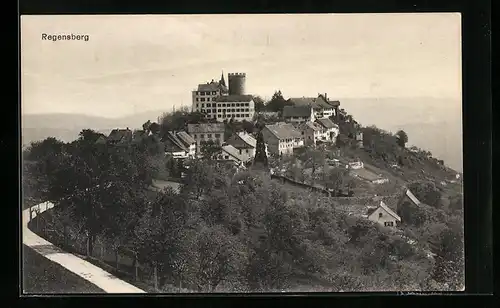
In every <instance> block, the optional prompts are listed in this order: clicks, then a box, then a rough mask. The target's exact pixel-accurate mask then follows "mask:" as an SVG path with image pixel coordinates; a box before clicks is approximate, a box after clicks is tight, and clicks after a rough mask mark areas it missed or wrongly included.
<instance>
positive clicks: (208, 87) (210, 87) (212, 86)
mask: <svg viewBox="0 0 500 308" xmlns="http://www.w3.org/2000/svg"><path fill="white" fill-rule="evenodd" d="M218 90H220V84H219V83H218V82H215V81H212V82H210V83H205V84H203V83H202V84H199V85H198V89H197V91H202V92H212V91H218Z"/></svg>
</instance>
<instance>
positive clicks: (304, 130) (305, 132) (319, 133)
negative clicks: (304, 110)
mask: <svg viewBox="0 0 500 308" xmlns="http://www.w3.org/2000/svg"><path fill="white" fill-rule="evenodd" d="M296 128H297V129H298V130H299V131H300V133H301V134H302V138H304V145H307V146H310V145H313V146H314V145H316V141H317V140H323V139H324V137H325V135H324V131H323V127H321V126H320V125H319V124H317V123H316V122H303V123H300V124H298V125H296Z"/></svg>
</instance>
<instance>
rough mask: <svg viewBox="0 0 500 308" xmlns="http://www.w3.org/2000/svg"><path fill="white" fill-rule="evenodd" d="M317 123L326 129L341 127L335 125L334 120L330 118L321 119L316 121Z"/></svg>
mask: <svg viewBox="0 0 500 308" xmlns="http://www.w3.org/2000/svg"><path fill="white" fill-rule="evenodd" d="M316 122H318V123H319V124H320V125H321V126H323V127H324V128H334V127H337V128H338V127H339V126H338V125H337V124H335V123H333V122H332V120H330V119H328V118H321V119H316Z"/></svg>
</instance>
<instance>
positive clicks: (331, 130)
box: [316, 118, 339, 143]
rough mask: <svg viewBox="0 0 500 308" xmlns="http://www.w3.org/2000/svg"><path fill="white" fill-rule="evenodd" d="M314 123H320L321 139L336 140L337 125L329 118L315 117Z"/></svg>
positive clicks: (325, 140) (326, 140) (324, 140)
mask: <svg viewBox="0 0 500 308" xmlns="http://www.w3.org/2000/svg"><path fill="white" fill-rule="evenodd" d="M316 123H318V124H319V125H321V127H322V128H323V135H322V138H323V139H322V140H321V141H323V142H333V143H335V142H336V140H337V136H338V135H339V126H338V125H337V124H335V123H333V121H332V120H330V119H329V118H319V119H316Z"/></svg>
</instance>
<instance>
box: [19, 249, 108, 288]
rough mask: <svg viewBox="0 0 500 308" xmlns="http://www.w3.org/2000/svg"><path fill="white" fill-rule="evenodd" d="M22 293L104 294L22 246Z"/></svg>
mask: <svg viewBox="0 0 500 308" xmlns="http://www.w3.org/2000/svg"><path fill="white" fill-rule="evenodd" d="M22 282H23V293H27V294H47V293H49V294H57V293H105V292H104V291H103V290H101V289H100V288H98V287H96V286H95V285H93V284H91V283H90V282H88V281H86V280H85V279H83V278H81V277H79V276H78V275H76V274H73V273H72V272H70V271H68V270H66V269H65V268H64V267H62V266H61V265H59V264H56V263H54V262H52V261H50V260H48V259H46V258H44V257H43V256H42V255H40V254H38V253H36V252H35V251H33V250H32V249H31V248H29V247H27V246H25V245H23V278H22Z"/></svg>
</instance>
